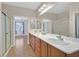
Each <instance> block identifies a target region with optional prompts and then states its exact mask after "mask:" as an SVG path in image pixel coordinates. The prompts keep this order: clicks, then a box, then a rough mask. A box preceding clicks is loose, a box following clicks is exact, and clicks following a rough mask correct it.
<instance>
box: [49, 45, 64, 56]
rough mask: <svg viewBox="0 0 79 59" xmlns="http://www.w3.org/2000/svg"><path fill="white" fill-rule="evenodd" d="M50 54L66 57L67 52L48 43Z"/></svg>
mask: <svg viewBox="0 0 79 59" xmlns="http://www.w3.org/2000/svg"><path fill="white" fill-rule="evenodd" d="M48 53H49V54H48V56H51V57H65V53H64V52H62V51H60V50H59V49H57V48H55V47H53V46H51V45H48Z"/></svg>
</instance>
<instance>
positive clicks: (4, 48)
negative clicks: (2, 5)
mask: <svg viewBox="0 0 79 59" xmlns="http://www.w3.org/2000/svg"><path fill="white" fill-rule="evenodd" d="M5 19H6V16H5V14H4V13H2V29H3V30H2V55H3V54H4V53H5V52H6V40H5V28H6V27H5V25H6V23H5Z"/></svg>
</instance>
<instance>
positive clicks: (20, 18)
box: [12, 16, 29, 45]
mask: <svg viewBox="0 0 79 59" xmlns="http://www.w3.org/2000/svg"><path fill="white" fill-rule="evenodd" d="M16 18H17V19H16ZM16 21H22V22H24V27H25V23H26V22H27V23H28V24H27V33H26V31H24V32H25V34H23V36H27V35H28V34H29V21H28V17H24V16H13V25H12V26H13V27H12V29H13V30H12V31H13V45H15V41H16V40H15V36H16V35H15V22H16ZM24 30H26V29H25V28H24ZM27 43H28V42H27Z"/></svg>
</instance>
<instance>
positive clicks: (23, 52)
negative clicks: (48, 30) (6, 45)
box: [7, 37, 36, 57]
mask: <svg viewBox="0 0 79 59" xmlns="http://www.w3.org/2000/svg"><path fill="white" fill-rule="evenodd" d="M7 57H36V55H35V53H34V52H33V50H32V48H31V47H30V46H29V45H28V44H27V43H26V39H25V38H24V37H16V42H15V46H14V47H12V48H11V50H10V51H9V53H8V54H7Z"/></svg>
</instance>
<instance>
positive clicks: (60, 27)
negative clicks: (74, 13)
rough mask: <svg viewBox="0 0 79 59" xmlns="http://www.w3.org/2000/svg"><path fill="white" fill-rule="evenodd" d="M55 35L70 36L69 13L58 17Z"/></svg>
mask: <svg viewBox="0 0 79 59" xmlns="http://www.w3.org/2000/svg"><path fill="white" fill-rule="evenodd" d="M54 33H55V34H59V33H60V34H61V35H65V36H69V11H65V12H62V13H60V14H58V15H57V20H55V21H54Z"/></svg>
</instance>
